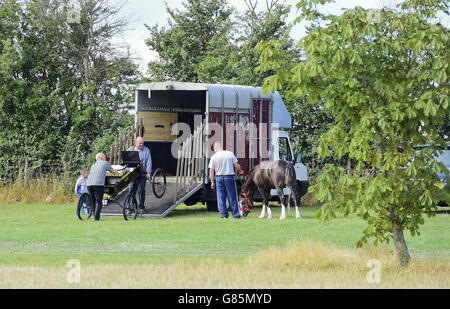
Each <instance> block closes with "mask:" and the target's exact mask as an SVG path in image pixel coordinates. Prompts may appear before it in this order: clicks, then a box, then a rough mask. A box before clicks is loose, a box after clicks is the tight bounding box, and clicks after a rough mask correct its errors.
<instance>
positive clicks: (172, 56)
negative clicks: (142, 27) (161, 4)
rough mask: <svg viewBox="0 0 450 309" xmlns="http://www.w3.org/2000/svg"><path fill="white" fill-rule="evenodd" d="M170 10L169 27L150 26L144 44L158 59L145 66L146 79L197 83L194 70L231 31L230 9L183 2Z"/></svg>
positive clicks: (218, 1) (211, 0)
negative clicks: (148, 35) (154, 52)
mask: <svg viewBox="0 0 450 309" xmlns="http://www.w3.org/2000/svg"><path fill="white" fill-rule="evenodd" d="M183 7H184V9H183V10H179V9H175V10H172V9H170V8H169V7H168V5H167V3H166V10H167V12H168V13H169V15H170V19H169V28H168V29H165V28H160V27H159V26H158V25H155V26H153V27H150V26H148V25H146V27H147V29H148V30H149V32H150V37H149V39H148V40H147V41H146V44H147V45H148V46H149V48H150V49H152V50H154V51H156V52H157V53H158V56H159V59H158V60H155V61H152V62H150V63H149V71H150V79H152V80H156V81H165V80H168V79H173V80H177V81H181V82H199V79H198V76H197V73H196V70H197V67H198V65H199V64H200V63H201V62H202V61H203V59H204V57H205V56H206V55H207V54H208V52H210V51H211V49H214V50H215V49H217V48H220V47H221V46H220V45H221V44H222V43H223V42H224V41H227V38H228V37H229V32H230V30H231V26H232V24H231V19H230V16H231V15H232V13H233V8H231V7H229V6H228V4H227V1H223V0H186V1H185V2H184V3H183Z"/></svg>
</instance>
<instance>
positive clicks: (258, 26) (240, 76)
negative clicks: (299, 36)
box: [197, 0, 300, 86]
mask: <svg viewBox="0 0 450 309" xmlns="http://www.w3.org/2000/svg"><path fill="white" fill-rule="evenodd" d="M245 3H246V5H247V9H246V10H245V11H244V12H243V13H238V14H236V15H235V16H234V19H235V22H234V23H233V25H234V27H233V31H232V34H233V36H232V37H229V38H227V40H228V41H227V42H219V44H217V45H216V46H215V48H214V49H210V50H209V51H208V53H207V55H206V56H205V58H204V59H203V61H202V62H201V63H200V66H199V68H198V69H197V73H198V76H199V78H200V79H201V80H202V81H204V82H209V83H226V84H239V85H251V86H261V85H262V83H263V80H264V77H266V76H265V75H264V74H255V71H254V70H255V68H256V67H257V66H258V62H259V54H258V52H257V51H256V50H255V47H256V45H257V44H258V43H259V42H260V41H261V40H271V39H275V40H278V41H280V42H282V44H283V48H284V49H285V50H286V51H287V56H289V57H291V58H292V59H295V60H298V59H299V58H300V51H299V50H298V49H297V48H296V47H295V43H294V41H293V39H292V38H291V37H290V31H291V28H292V25H291V24H289V23H288V22H287V18H288V15H289V12H290V6H288V5H285V4H283V3H280V1H279V0H271V1H266V2H265V4H266V7H265V8H264V10H262V11H257V6H258V1H257V0H245Z"/></svg>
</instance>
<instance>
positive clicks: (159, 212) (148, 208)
mask: <svg viewBox="0 0 450 309" xmlns="http://www.w3.org/2000/svg"><path fill="white" fill-rule="evenodd" d="M202 186H203V185H202V184H199V185H197V186H196V187H194V188H193V189H192V190H191V191H190V192H188V193H187V194H185V195H183V196H182V197H181V198H180V199H178V200H176V201H175V202H174V193H175V188H176V182H175V179H174V177H168V178H167V188H166V193H165V194H164V196H163V197H162V198H160V199H158V198H156V197H155V195H154V194H153V192H152V187H151V184H150V183H149V182H147V184H146V186H145V193H146V196H145V212H144V213H143V214H140V215H139V217H143V218H164V217H166V216H167V215H168V214H169V213H170V212H172V210H174V209H175V208H177V207H178V206H179V205H180V204H182V203H183V202H184V201H185V200H186V199H188V198H189V197H190V196H191V195H193V194H194V193H196V192H197V191H198V190H200V189H201V188H202ZM127 194H128V189H126V190H124V191H123V192H122V193H121V194H119V195H118V197H117V198H116V200H117V201H118V202H119V203H120V204H122V205H123V202H124V200H125V197H126V196H127ZM136 198H137V201H138V204H139V197H138V194H136ZM101 215H102V216H122V208H120V206H119V205H118V204H117V203H114V202H111V203H109V204H108V205H107V206H103V208H102V213H101Z"/></svg>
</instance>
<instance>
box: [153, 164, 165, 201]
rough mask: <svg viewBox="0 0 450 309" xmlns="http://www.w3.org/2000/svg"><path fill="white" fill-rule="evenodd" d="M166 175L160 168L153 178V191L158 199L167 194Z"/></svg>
mask: <svg viewBox="0 0 450 309" xmlns="http://www.w3.org/2000/svg"><path fill="white" fill-rule="evenodd" d="M166 186H167V182H166V174H165V173H164V171H163V170H162V169H161V168H158V169H157V170H156V171H155V172H154V173H153V176H152V189H153V193H154V194H155V196H156V197H157V198H161V197H163V195H164V193H166Z"/></svg>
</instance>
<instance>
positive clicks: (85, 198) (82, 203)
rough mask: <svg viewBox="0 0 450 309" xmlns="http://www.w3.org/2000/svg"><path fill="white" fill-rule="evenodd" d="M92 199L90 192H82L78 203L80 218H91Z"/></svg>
mask: <svg viewBox="0 0 450 309" xmlns="http://www.w3.org/2000/svg"><path fill="white" fill-rule="evenodd" d="M91 206H92V199H91V196H90V195H89V193H83V194H81V196H80V198H79V199H78V204H77V217H78V219H80V220H86V219H89V217H90V216H91V213H92V208H91Z"/></svg>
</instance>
